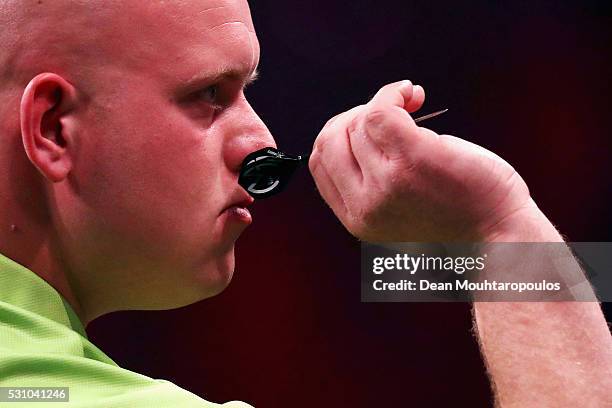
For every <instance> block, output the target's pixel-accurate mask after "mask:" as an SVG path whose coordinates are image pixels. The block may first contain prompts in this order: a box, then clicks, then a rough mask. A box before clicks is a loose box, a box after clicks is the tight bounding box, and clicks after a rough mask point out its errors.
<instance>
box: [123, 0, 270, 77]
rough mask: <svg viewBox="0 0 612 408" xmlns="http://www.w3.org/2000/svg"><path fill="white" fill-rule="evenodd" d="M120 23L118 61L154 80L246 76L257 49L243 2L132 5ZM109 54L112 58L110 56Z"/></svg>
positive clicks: (215, 0)
mask: <svg viewBox="0 0 612 408" xmlns="http://www.w3.org/2000/svg"><path fill="white" fill-rule="evenodd" d="M134 3H138V4H139V5H140V7H139V8H138V9H134V10H130V11H132V13H130V16H128V15H127V14H126V15H124V16H121V17H120V20H121V21H120V22H119V23H120V24H119V25H120V27H118V29H119V30H118V31H116V33H117V34H116V35H119V34H118V32H119V31H124V33H123V35H122V36H121V38H116V39H115V40H116V41H119V42H120V43H121V46H120V47H118V48H116V49H117V52H120V51H119V50H123V52H122V54H123V55H122V56H118V57H119V59H120V60H123V61H125V63H126V64H127V65H128V66H129V68H130V69H136V70H138V71H140V72H141V73H143V74H145V75H147V76H150V77H152V78H155V79H160V80H164V81H170V82H176V81H180V82H185V81H189V80H190V79H192V78H193V77H194V76H202V75H205V74H206V73H210V74H214V73H218V72H223V71H234V72H242V73H244V74H245V75H247V74H248V73H249V72H251V71H252V70H253V69H254V68H255V66H256V65H257V63H258V61H259V43H258V41H257V37H256V35H255V30H254V27H253V22H252V20H251V15H250V11H249V7H248V4H247V2H246V0H199V1H170V2H134ZM111 52H113V51H112V50H111Z"/></svg>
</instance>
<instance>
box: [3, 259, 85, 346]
mask: <svg viewBox="0 0 612 408" xmlns="http://www.w3.org/2000/svg"><path fill="white" fill-rule="evenodd" d="M0 302H5V303H8V304H11V305H13V306H17V307H20V308H22V309H25V310H27V311H29V312H31V313H35V314H37V315H40V316H43V317H45V318H47V319H50V320H53V321H55V322H57V323H60V324H63V325H64V326H66V327H68V328H69V329H71V330H74V331H76V332H77V333H79V334H80V335H82V336H83V337H85V338H87V334H86V332H85V328H84V327H83V324H82V323H81V321H80V320H79V318H78V317H77V315H76V313H75V312H74V310H73V309H72V307H71V306H70V304H69V303H68V301H67V300H66V299H64V298H63V297H62V296H61V295H60V294H59V292H57V291H56V290H55V289H54V288H53V287H52V286H51V285H49V284H48V283H47V282H46V281H45V280H44V279H42V278H41V277H40V276H38V275H37V274H35V273H34V272H32V271H31V270H29V269H28V268H26V267H24V266H22V265H20V264H18V263H17V262H15V261H13V260H12V259H9V258H7V257H6V256H4V255H2V254H0Z"/></svg>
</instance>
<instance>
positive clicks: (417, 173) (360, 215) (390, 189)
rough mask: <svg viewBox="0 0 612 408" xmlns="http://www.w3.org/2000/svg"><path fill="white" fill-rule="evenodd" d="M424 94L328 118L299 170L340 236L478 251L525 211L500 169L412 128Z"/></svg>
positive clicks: (460, 143)
mask: <svg viewBox="0 0 612 408" xmlns="http://www.w3.org/2000/svg"><path fill="white" fill-rule="evenodd" d="M424 99H425V92H424V90H423V88H422V87H420V86H418V85H416V86H415V85H413V84H412V83H411V82H410V81H401V82H397V83H393V84H389V85H386V86H385V87H383V88H382V89H381V90H380V91H379V92H378V93H377V94H376V96H374V98H373V99H372V100H371V101H370V102H369V103H367V104H366V105H361V106H358V107H356V108H353V109H351V110H349V111H347V112H344V113H342V114H340V115H338V116H336V117H334V118H332V119H331V120H330V121H329V122H328V123H327V124H326V125H325V127H324V128H323V130H321V133H320V134H319V135H318V137H317V139H316V141H315V144H314V149H313V153H312V155H311V157H310V161H309V168H310V171H311V173H312V175H313V177H314V179H315V182H316V185H317V188H318V189H319V191H320V192H321V195H322V196H323V198H324V199H325V201H326V202H327V203H328V204H329V206H330V207H331V208H332V210H333V211H334V213H335V214H336V216H337V217H338V218H339V219H340V221H341V222H342V224H344V226H345V227H346V228H347V229H348V230H349V232H350V233H351V234H353V235H355V236H356V237H358V238H359V239H362V240H365V241H370V242H384V241H430V242H442V241H483V240H488V239H490V238H491V236H492V234H495V233H496V231H495V230H496V228H497V227H498V226H500V225H502V224H503V223H504V221H505V220H506V219H508V218H509V217H513V215H514V214H517V213H519V212H522V211H523V210H531V209H533V208H534V207H535V204H534V202H533V200H531V198H530V196H529V190H528V189H527V186H526V184H525V182H524V181H523V180H522V178H521V177H520V176H519V175H518V173H517V172H516V171H515V170H514V169H513V168H512V166H510V165H509V164H508V163H507V162H505V161H504V160H502V159H501V158H500V157H499V156H496V155H495V154H493V153H491V152H489V151H488V150H486V149H484V148H482V147H480V146H477V145H475V144H473V143H470V142H467V141H465V140H462V139H459V138H456V137H453V136H448V135H438V134H436V133H435V132H433V131H431V130H429V129H426V128H423V127H419V126H417V125H416V124H415V122H414V120H413V119H412V118H411V116H410V113H412V112H415V111H417V110H418V109H419V108H420V107H421V106H422V104H423V101H424Z"/></svg>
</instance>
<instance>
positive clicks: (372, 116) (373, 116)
mask: <svg viewBox="0 0 612 408" xmlns="http://www.w3.org/2000/svg"><path fill="white" fill-rule="evenodd" d="M388 119H389V112H388V111H387V110H385V109H380V108H374V109H370V110H369V111H368V112H366V113H365V116H364V118H363V122H364V124H365V126H366V127H379V126H381V125H384V124H385V123H386V122H387V120H388Z"/></svg>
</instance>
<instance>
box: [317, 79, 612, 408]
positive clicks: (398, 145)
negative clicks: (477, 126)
mask: <svg viewBox="0 0 612 408" xmlns="http://www.w3.org/2000/svg"><path fill="white" fill-rule="evenodd" d="M424 98H425V93H424V90H423V88H422V87H419V86H413V85H412V84H411V83H409V82H399V83H395V84H390V85H387V86H385V87H383V88H382V89H381V90H380V91H379V92H378V93H377V94H376V96H375V97H374V98H373V99H372V100H371V101H370V102H368V103H367V104H365V105H361V106H358V107H356V108H353V109H351V110H349V111H347V112H345V113H343V114H341V115H338V116H336V117H335V118H333V119H332V120H330V121H329V122H328V123H327V124H326V126H325V127H324V128H323V129H322V130H321V133H320V134H319V136H318V137H317V140H316V142H315V145H314V149H313V152H312V155H311V156H310V162H309V167H310V171H311V172H312V174H313V176H314V178H315V181H316V183H317V187H318V189H319V191H320V192H321V195H322V196H323V198H324V199H325V201H326V202H327V203H328V204H329V205H330V207H331V208H332V210H333V211H334V213H335V214H336V216H337V217H338V218H339V219H340V221H341V222H342V223H343V225H344V226H345V227H346V228H347V229H348V230H349V232H351V233H352V234H353V235H354V236H356V237H359V238H360V239H362V240H364V241H369V242H393V241H396V242H402V241H409V242H415V241H416V242H492V241H501V242H562V239H561V237H560V236H559V234H558V233H557V231H556V230H555V228H554V227H553V226H552V224H551V223H550V222H549V221H548V220H547V219H546V217H545V216H544V215H543V214H542V213H541V212H540V210H539V209H538V208H537V206H536V205H535V203H534V202H533V200H532V199H531V196H530V194H529V189H528V188H527V185H526V184H525V182H524V180H523V179H522V178H521V177H520V175H519V174H518V173H517V172H516V171H515V170H514V168H512V166H510V165H509V164H508V163H507V162H505V161H504V160H503V159H502V158H500V157H499V156H497V155H495V154H493V153H492V152H490V151H487V150H485V149H484V148H482V147H480V146H477V145H475V144H473V143H469V142H467V141H465V140H462V139H460V138H457V137H454V136H450V135H439V134H437V133H435V132H433V131H431V130H429V129H426V128H423V127H419V126H417V125H416V123H415V122H414V121H413V120H412V118H411V116H410V115H409V113H411V112H414V111H416V110H418V109H419V108H420V107H421V105H422V104H423V100H424ZM569 259H570V262H569V265H567V266H566V267H567V268H569V270H570V271H573V272H574V273H575V274H579V273H582V272H581V271H580V268H579V266H578V265H577V264H573V258H572V257H569ZM527 264H528V267H533V268H534V269H536V270H537V269H538V268H539V267H536V266H534V265H535V264H533V265H532V264H531V263H530V262H527ZM572 264H573V265H572ZM506 266H507V263H506ZM510 266H511V267H512V266H514V267H515V269H517V270H518V269H519V268H518V267H517V266H516V264H514V265H513V264H512V263H510ZM540 267H542V268H548V265H547V264H546V263H544V264H542V263H541V264H540ZM574 276H576V275H574ZM474 316H475V320H476V326H477V331H478V336H479V340H480V343H481V346H482V350H483V354H484V357H485V360H486V364H487V367H488V369H489V372H490V375H491V378H492V382H493V384H494V388H495V393H496V398H497V400H498V405H501V406H503V407H504V408H505V407H565V406H571V407H604V406H610V407H612V401H610V400H609V399H608V400H606V398H608V395H609V394H610V391H611V390H612V378H611V377H612V376H611V375H610V374H611V372H610V370H611V367H612V340H611V338H610V333H609V330H608V326H607V324H606V321H605V319H604V317H603V314H602V312H601V310H600V308H599V305H598V304H597V303H593V302H591V303H585V302H582V303H581V302H573V303H567V302H566V303H561V302H557V303H552V302H551V303H529V302H522V303H477V304H475V306H474Z"/></svg>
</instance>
